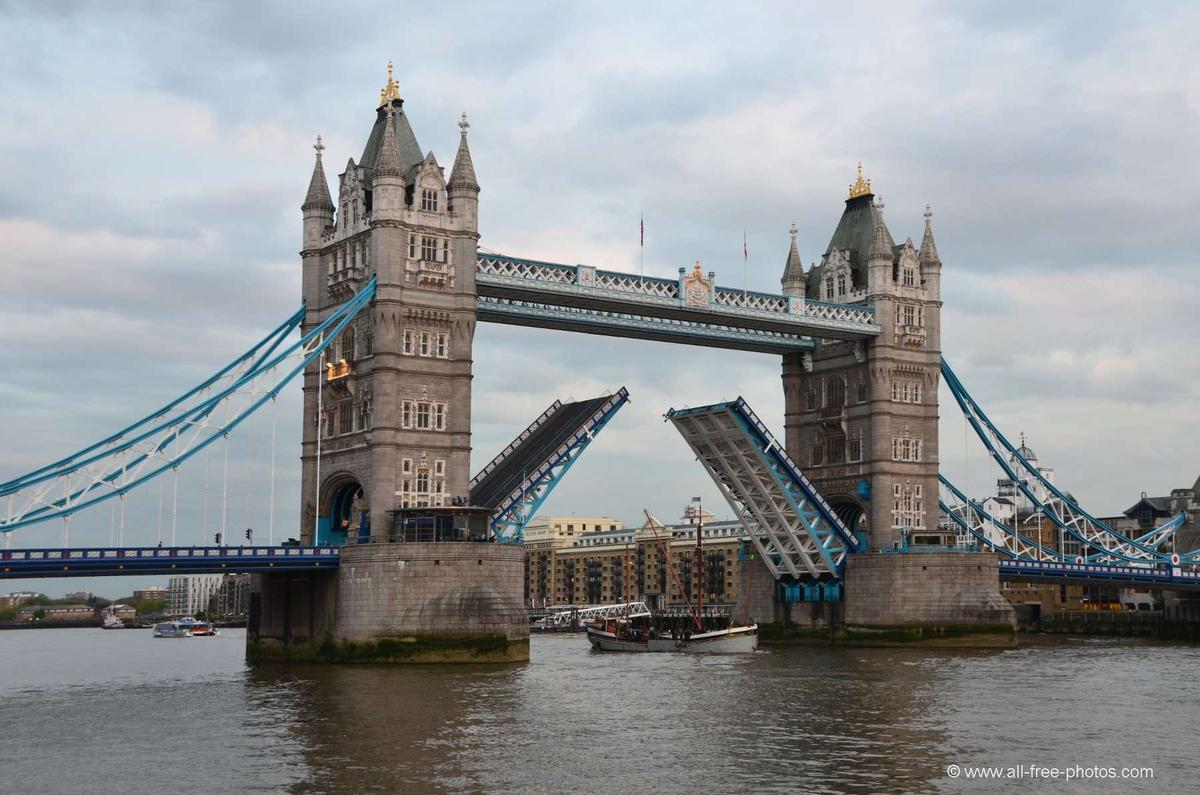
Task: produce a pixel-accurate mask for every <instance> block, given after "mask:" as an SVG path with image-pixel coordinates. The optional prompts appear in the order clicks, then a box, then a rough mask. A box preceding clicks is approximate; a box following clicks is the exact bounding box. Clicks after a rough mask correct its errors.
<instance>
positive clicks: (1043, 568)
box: [1000, 558, 1200, 591]
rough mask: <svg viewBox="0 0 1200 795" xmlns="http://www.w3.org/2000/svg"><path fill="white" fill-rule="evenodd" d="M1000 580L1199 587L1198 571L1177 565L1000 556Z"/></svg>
mask: <svg viewBox="0 0 1200 795" xmlns="http://www.w3.org/2000/svg"><path fill="white" fill-rule="evenodd" d="M1000 579H1001V580H1010V581H1011V580H1020V581H1023V582H1039V581H1047V582H1055V583H1064V582H1065V583H1074V584H1079V585H1118V586H1123V587H1126V588H1165V589H1167V590H1171V591H1191V590H1200V571H1190V570H1185V569H1181V568H1179V567H1178V566H1173V567H1162V566H1151V565H1146V566H1129V565H1115V564H1107V563H1058V562H1053V561H1040V560H1011V559H1005V558H1001V559H1000Z"/></svg>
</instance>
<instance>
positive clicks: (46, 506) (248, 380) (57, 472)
mask: <svg viewBox="0 0 1200 795" xmlns="http://www.w3.org/2000/svg"><path fill="white" fill-rule="evenodd" d="M374 295H375V278H374V277H372V278H371V279H370V280H369V281H368V282H367V283H366V284H365V285H364V286H363V288H362V290H360V291H359V292H358V293H357V294H356V295H355V296H354V297H352V298H351V299H350V300H348V301H347V302H346V303H345V304H343V305H342V306H340V307H338V308H337V309H336V310H335V311H334V312H333V313H332V314H331V315H330V316H329V317H328V318H326V319H325V320H324V321H323V322H321V323H320V324H318V325H317V326H316V327H315V328H313V329H312V330H311V331H309V332H308V333H307V334H304V335H303V336H302V337H301V338H300V340H299V341H298V342H295V343H292V344H291V345H289V346H288V347H287V348H285V349H284V350H283V351H282V352H280V353H275V349H276V348H277V347H278V346H279V345H280V343H281V342H282V337H279V338H277V337H278V334H277V332H281V331H282V330H283V329H284V328H285V327H287V328H288V331H289V332H290V330H292V329H294V328H295V325H296V324H295V323H293V322H292V321H293V320H294V319H295V318H296V315H295V314H294V315H293V316H292V318H290V319H289V321H287V322H286V323H285V324H283V325H282V326H280V327H279V328H278V329H277V330H276V332H273V333H272V335H268V337H267V338H264V341H263V342H261V343H259V345H257V346H255V348H253V349H252V355H254V354H257V355H258V356H257V361H256V362H255V363H254V366H253V367H252V368H251V369H249V370H247V371H246V372H244V373H242V374H241V375H239V376H237V377H236V378H235V379H234V380H233V381H232V382H231V383H230V384H229V385H228V386H225V387H224V388H222V389H221V390H220V391H219V392H217V393H216V394H213V395H210V396H208V397H207V398H205V399H203V400H201V401H200V402H199V403H197V404H196V405H194V406H191V407H190V408H187V409H185V410H182V411H181V412H180V413H179V414H178V415H176V416H174V417H171V418H169V419H166V420H163V421H162V422H159V423H157V424H154V425H152V426H151V427H150V428H148V429H146V430H138V432H137V433H135V434H133V435H130V436H128V437H121V436H120V435H118V436H115V437H109V440H108V441H109V442H112V443H111V444H108V445H107V446H106V445H105V444H104V443H101V444H100V446H101V447H105V449H104V450H103V451H101V452H92V453H91V454H90V455H82V454H81V453H77V454H75V455H74V456H71V457H68V458H66V459H63V460H62V462H60V463H59V464H57V465H51V466H49V467H42V468H41V469H40V470H37V471H35V472H34V473H30V474H27V475H24V476H22V477H19V478H16V479H14V480H12V481H9V484H7V485H6V486H5V487H3V488H0V497H5V496H7V497H8V504H9V506H10V507H9V511H8V513H6V514H0V531H3V532H6V533H7V532H11V531H13V530H15V529H17V528H19V527H24V526H28V525H32V524H36V523H39V522H46V521H49V520H52V519H55V518H59V517H64V516H66V517H69V516H71V515H72V514H74V513H75V512H77V511H79V510H82V509H84V508H87V507H90V506H92V505H95V504H97V503H100V502H104V501H106V500H109V499H112V498H114V497H118V496H121V495H124V494H126V493H128V492H129V491H131V490H132V489H135V488H137V487H138V486H140V485H142V484H143V483H146V482H147V481H149V480H152V479H153V478H155V477H157V476H158V475H160V474H163V473H164V472H166V471H168V470H170V469H174V468H175V467H178V466H179V465H180V464H182V463H183V462H184V461H186V460H187V459H189V458H191V457H192V456H194V455H196V454H197V453H199V452H200V451H201V450H203V449H205V448H206V447H207V446H208V445H210V444H212V443H213V442H215V441H217V440H218V439H220V438H223V437H225V436H227V435H228V434H229V433H230V432H231V431H232V430H233V429H234V428H236V427H237V426H238V425H240V424H241V423H242V422H243V421H244V420H245V419H246V418H247V417H249V416H250V415H251V414H253V413H254V412H255V411H257V410H258V409H260V408H261V407H262V406H264V405H265V404H266V403H267V402H268V401H270V400H273V399H274V398H275V396H276V395H278V394H279V392H280V390H282V389H283V387H284V386H286V385H287V384H288V383H289V382H290V381H291V380H292V379H293V378H295V377H296V376H297V375H298V374H300V373H301V372H303V371H304V368H305V367H307V366H308V365H309V364H310V363H312V362H313V361H314V360H315V359H316V358H317V357H318V356H319V355H320V354H321V352H322V351H323V350H325V348H327V347H328V346H329V345H330V344H331V343H332V342H333V340H334V339H336V338H337V336H338V335H339V334H340V333H341V332H342V331H343V330H344V329H345V328H346V326H347V325H349V323H350V322H351V321H352V320H353V319H354V317H355V315H357V313H358V312H359V311H360V310H361V309H362V308H363V307H364V306H366V305H367V303H368V302H369V301H370V300H371V299H372V298H373V297H374ZM297 314H300V313H297ZM283 336H286V335H283ZM293 356H298V357H299V359H300V361H299V363H298V364H296V365H295V366H294V367H293V368H292V369H291V370H289V371H287V372H285V373H284V374H283V375H282V377H279V378H277V379H275V381H274V382H273V384H272V386H271V387H270V388H264V389H263V390H262V391H261V392H253V393H252V394H257V395H261V397H258V398H257V399H255V400H252V401H251V402H250V404H249V406H248V407H246V408H245V409H243V410H241V411H240V412H238V413H237V414H234V415H231V416H229V417H226V418H225V419H224V420H223V421H221V422H220V423H212V424H211V425H210V424H209V420H208V417H209V416H210V415H211V414H212V413H213V411H214V409H216V408H217V407H218V406H219V405H221V404H222V402H223V401H225V400H228V399H230V398H231V397H232V396H234V395H235V394H237V393H239V390H244V389H246V388H247V387H250V386H252V385H253V382H254V381H255V379H257V378H259V377H261V376H263V375H265V374H267V373H270V372H271V371H273V370H275V368H277V367H279V366H280V365H281V364H283V363H284V362H285V361H286V360H287V359H289V358H291V357H293ZM245 359H246V357H242V360H243V361H244V360H245ZM229 371H230V368H229V367H226V368H224V370H222V371H221V372H223V373H224V372H229ZM218 377H219V376H214V377H213V378H210V379H209V380H208V382H207V383H212V382H213V381H214V379H216V378H218ZM199 391H200V390H199V389H198V388H197V389H192V390H190V391H189V392H188V393H186V395H185V396H184V397H181V398H179V399H177V400H176V401H173V402H172V404H169V405H172V406H179V405H183V401H185V400H186V399H187V398H188V397H189V396H190V397H194V396H196V395H197V394H199ZM153 422H154V419H151V423H153ZM146 424H147V423H146V422H142V423H137V424H135V425H133V426H130V427H131V428H133V429H140V428H142V427H143V426H144V425H146ZM205 430H211V432H210V433H209V435H208V436H207V437H204V436H203V434H204V432H205ZM185 432H192V433H193V434H194V437H195V438H194V439H193V440H192V443H191V444H190V445H189V447H188V448H187V449H186V450H184V451H182V452H181V451H180V450H179V442H178V440H179V437H180V435H181V434H183V433H185ZM117 439H120V440H121V441H114V440H117ZM143 442H149V444H148V445H145V446H143V447H141V448H140V449H139V448H138V447H137V445H139V444H141V443H143ZM172 445H174V446H175V448H176V449H175V451H174V452H172V453H167V452H166V451H167V448H169V447H171V446H172ZM97 447H98V446H97V445H92V446H90V447H88V448H85V451H95V450H97ZM126 451H130V452H131V453H132V454H133V455H132V457H131V458H130V459H129V460H124V459H122V460H121V461H120V464H119V466H118V464H117V456H118V455H123V454H124V453H125V452H126ZM81 456H82V457H81ZM152 461H153V462H159V464H158V465H157V466H155V464H154V463H152ZM96 463H100V464H101V467H100V472H87V471H86V469H85V468H86V467H88V466H90V465H92V464H96ZM143 467H144V468H146V469H148V470H149V471H147V472H145V473H142V472H141V471H140V470H141V468H143ZM130 470H134V471H135V472H137V476H136V477H134V478H132V479H129V480H124V478H125V477H126V476H127V475H128V473H129V472H130ZM73 476H78V477H79V479H80V485H78V486H76V485H73V484H72V483H71V478H72V477H73ZM59 481H62V482H63V483H65V486H64V488H63V489H62V491H61V492H60V490H59V489H58V487H57V485H58V482H59ZM43 484H48V485H43ZM51 485H52V486H54V488H53V490H51V489H50V488H49V487H50V486H51ZM39 486H40V487H41V491H37V490H35V487H39ZM60 493H61V494H62V496H57V497H55V496H47V495H48V494H52V495H57V494H60ZM18 497H19V498H21V499H22V501H23V504H20V505H17V506H16V507H15V509H14V508H13V505H14V502H15V499H14V498H18Z"/></svg>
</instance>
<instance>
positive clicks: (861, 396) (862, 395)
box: [858, 381, 867, 403]
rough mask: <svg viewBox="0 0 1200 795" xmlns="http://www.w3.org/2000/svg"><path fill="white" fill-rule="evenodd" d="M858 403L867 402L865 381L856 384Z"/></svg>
mask: <svg viewBox="0 0 1200 795" xmlns="http://www.w3.org/2000/svg"><path fill="white" fill-rule="evenodd" d="M858 402H859V403H866V402H867V382H866V381H859V383H858Z"/></svg>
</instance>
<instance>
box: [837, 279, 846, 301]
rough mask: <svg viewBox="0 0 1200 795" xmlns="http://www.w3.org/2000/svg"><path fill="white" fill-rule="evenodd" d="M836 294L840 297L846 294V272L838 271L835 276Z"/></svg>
mask: <svg viewBox="0 0 1200 795" xmlns="http://www.w3.org/2000/svg"><path fill="white" fill-rule="evenodd" d="M837 294H838V297H839V298H841V297H842V296H844V295H845V294H846V274H844V273H839V274H838V276H837Z"/></svg>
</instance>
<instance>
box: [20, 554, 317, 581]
mask: <svg viewBox="0 0 1200 795" xmlns="http://www.w3.org/2000/svg"><path fill="white" fill-rule="evenodd" d="M339 562H340V558H339V556H338V549H337V548H336V547H303V546H289V547H283V546H280V547H268V546H247V547H78V548H70V547H67V548H57V549H5V550H0V579H17V578H23V577H103V576H122V575H130V574H223V573H228V574H236V573H239V572H256V571H257V572H263V571H290V572H310V571H331V570H333V569H336V568H337V567H338V563H339Z"/></svg>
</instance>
